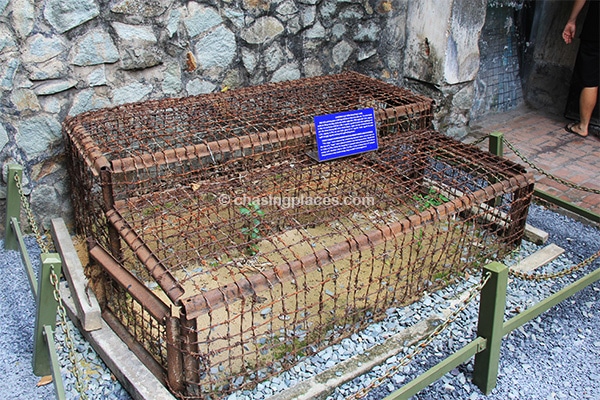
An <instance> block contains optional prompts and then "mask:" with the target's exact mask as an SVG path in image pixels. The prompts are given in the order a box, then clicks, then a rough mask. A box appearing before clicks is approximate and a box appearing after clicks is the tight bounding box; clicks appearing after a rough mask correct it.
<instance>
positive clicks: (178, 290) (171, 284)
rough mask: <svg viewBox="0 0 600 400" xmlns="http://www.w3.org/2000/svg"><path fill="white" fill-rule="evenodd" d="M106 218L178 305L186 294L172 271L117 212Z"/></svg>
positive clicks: (108, 213) (109, 213)
mask: <svg viewBox="0 0 600 400" xmlns="http://www.w3.org/2000/svg"><path fill="white" fill-rule="evenodd" d="M106 217H107V218H108V220H109V222H110V224H111V225H112V226H114V227H115V228H116V230H117V231H118V232H119V235H120V236H121V238H123V240H124V241H125V243H127V244H128V245H129V247H130V248H131V249H132V250H133V251H134V253H135V255H136V256H137V258H138V259H139V260H140V261H141V262H142V264H144V266H145V267H146V269H147V270H148V272H149V273H150V275H152V277H153V278H154V279H155V280H156V283H158V284H159V286H160V287H161V288H162V290H163V291H164V292H165V293H166V294H167V296H168V297H169V299H171V301H172V302H173V304H177V301H178V300H179V298H180V297H181V296H183V294H184V289H183V287H182V286H181V285H180V284H179V282H178V281H177V279H175V277H174V276H173V274H171V271H169V270H168V269H167V268H166V267H165V266H164V265H163V264H162V262H161V261H160V260H159V258H158V257H157V256H156V255H154V253H153V252H152V250H150V248H148V246H147V245H146V243H144V241H143V240H142V239H141V238H140V237H139V236H138V234H137V233H136V232H135V231H134V230H133V229H132V228H131V226H129V224H128V223H127V222H126V221H125V219H124V218H123V217H122V216H121V214H120V213H119V212H118V211H117V210H115V209H112V210H109V211H108V212H107V213H106Z"/></svg>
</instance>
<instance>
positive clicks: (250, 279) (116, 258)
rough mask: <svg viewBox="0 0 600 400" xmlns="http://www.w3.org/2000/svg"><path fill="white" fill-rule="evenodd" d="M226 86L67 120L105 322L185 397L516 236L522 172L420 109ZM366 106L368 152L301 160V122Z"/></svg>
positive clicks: (367, 96) (330, 84) (331, 338)
mask: <svg viewBox="0 0 600 400" xmlns="http://www.w3.org/2000/svg"><path fill="white" fill-rule="evenodd" d="M286 90H287V91H289V93H288V92H286ZM236 92H237V91H236ZM236 92H232V93H224V94H223V93H221V94H216V95H208V96H200V97H194V98H186V99H180V100H179V101H175V100H173V101H171V100H169V102H167V103H162V102H155V103H150V105H147V104H146V106H143V105H133V106H131V108H127V107H124V108H118V109H113V110H104V111H101V112H98V113H90V114H86V115H83V116H81V117H80V118H78V119H74V120H71V121H68V122H67V124H66V125H65V136H66V137H67V141H68V143H69V150H70V154H71V159H72V173H73V181H74V201H75V202H76V203H78V206H77V207H76V209H77V210H78V214H77V218H78V220H79V226H80V227H82V228H83V227H85V228H86V229H84V231H85V232H86V234H88V235H89V236H91V237H92V238H93V241H94V245H92V246H91V250H90V253H91V255H92V256H93V257H94V258H95V259H96V260H97V261H98V262H99V264H100V266H101V268H100V269H101V275H99V276H101V278H102V279H99V281H100V282H101V283H100V284H96V287H98V291H99V292H101V294H100V295H99V297H100V298H101V299H102V303H103V305H104V308H105V311H106V312H105V314H106V318H107V319H109V320H110V321H109V323H111V325H113V326H114V327H117V330H118V331H119V332H120V334H121V336H122V337H126V338H127V340H128V341H129V342H130V343H132V344H135V346H137V348H138V353H139V354H140V355H141V357H142V358H143V360H145V362H146V363H147V365H149V366H151V368H152V369H153V371H155V373H156V374H157V375H158V376H160V377H162V378H163V379H164V381H165V383H166V384H167V385H168V386H169V387H170V388H171V390H172V391H173V392H174V393H176V394H178V395H180V396H181V397H186V398H188V397H191V398H219V397H222V396H225V395H227V394H228V393H231V392H233V391H235V390H239V389H243V388H247V387H250V386H252V385H255V384H256V383H257V382H259V381H261V380H264V379H266V378H268V377H269V376H272V375H274V374H278V373H280V372H281V371H282V370H284V369H287V368H290V367H292V366H293V365H295V363H297V362H298V361H299V360H300V359H302V358H303V357H305V356H307V355H310V354H312V353H315V352H317V351H319V350H320V349H322V348H323V347H324V346H327V345H331V344H333V343H336V342H338V341H341V340H342V339H343V338H345V337H348V336H349V335H350V334H352V333H353V332H357V331H359V330H360V329H363V328H364V327H365V326H366V325H367V324H369V323H371V322H373V321H376V320H379V319H381V318H383V317H384V316H385V310H387V309H388V308H390V307H393V306H399V305H404V304H408V303H410V302H413V301H415V300H417V299H418V298H419V297H420V296H421V295H422V293H423V291H424V290H434V289H435V288H437V287H441V286H443V285H445V284H447V283H448V282H450V281H452V279H454V278H456V277H457V276H459V275H460V274H462V273H463V272H464V271H465V270H466V269H468V268H474V267H477V266H479V265H481V264H483V263H484V262H485V261H486V259H488V258H495V257H499V256H501V255H503V254H504V253H505V252H506V251H508V250H509V249H511V248H512V246H514V245H515V244H518V243H519V242H520V240H521V237H522V234H523V231H524V226H525V219H526V216H527V210H528V206H529V203H530V200H531V195H532V191H533V176H532V175H531V174H530V173H526V171H525V170H524V169H523V168H522V167H520V166H518V165H516V164H514V163H511V162H510V161H507V160H503V159H500V158H498V157H495V156H493V155H491V154H489V153H486V152H482V151H480V150H479V149H477V148H475V147H474V146H468V145H464V144H462V143H459V142H457V141H454V140H452V139H450V138H448V137H446V136H444V135H442V134H440V133H438V132H435V131H432V130H431V129H430V127H429V125H430V121H431V102H430V101H429V100H428V99H426V98H423V97H420V96H416V95H413V94H411V93H410V92H407V91H405V90H403V89H400V88H397V87H394V86H391V85H387V84H384V83H382V82H379V81H376V80H373V79H369V78H365V77H363V76H362V75H358V74H355V73H346V74H342V75H338V76H330V77H321V78H310V79H305V80H300V81H294V82H286V83H281V84H271V85H264V86H260V87H254V88H248V89H243V90H240V91H239V94H238V93H236ZM180 102H181V104H180ZM148 107H150V110H151V111H148ZM160 107H165V110H163V109H161V108H160ZM365 107H372V108H374V109H375V110H376V120H377V129H378V134H379V147H380V148H379V150H377V151H374V152H369V153H364V154H360V155H356V156H352V157H348V158H342V159H337V160H333V161H328V162H321V163H320V162H318V161H316V160H314V159H313V158H312V157H311V156H309V154H308V153H309V152H310V151H311V150H313V148H314V145H315V140H314V126H313V125H312V124H311V120H312V117H314V116H315V115H322V114H325V113H334V112H339V111H346V110H352V109H358V108H365ZM261 110H262V111H261ZM182 112H183V113H184V115H180V113H182ZM245 112H248V113H249V116H248V117H245V116H244V113H245ZM112 113H114V114H117V116H114V115H112ZM208 116H210V118H214V119H211V120H210V121H209V122H207V121H206V119H207V118H208ZM195 119H199V120H201V121H196V120H195ZM150 121H151V122H150ZM254 124H256V125H254ZM213 125H214V126H213ZM121 127H127V128H126V129H124V131H123V132H121V131H120V128H121ZM99 132H101V133H99ZM96 135H98V136H96ZM180 135H181V136H184V137H185V138H184V139H182V138H180V137H179V136H180ZM100 138H101V139H100ZM100 140H102V142H100ZM113 146H114V147H113ZM95 218H98V221H95V220H94V219H95ZM99 274H100V273H99ZM152 337H155V339H154V340H152ZM135 346H133V345H132V347H135Z"/></svg>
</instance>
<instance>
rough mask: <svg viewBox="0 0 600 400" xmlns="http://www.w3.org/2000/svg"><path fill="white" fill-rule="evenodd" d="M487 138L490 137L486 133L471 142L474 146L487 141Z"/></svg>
mask: <svg viewBox="0 0 600 400" xmlns="http://www.w3.org/2000/svg"><path fill="white" fill-rule="evenodd" d="M487 139H489V136H488V135H484V136H482V137H480V138H479V139H477V140H474V141H472V142H471V143H469V144H470V145H472V146H477V145H478V144H479V143H481V142H484V141H486V140H487Z"/></svg>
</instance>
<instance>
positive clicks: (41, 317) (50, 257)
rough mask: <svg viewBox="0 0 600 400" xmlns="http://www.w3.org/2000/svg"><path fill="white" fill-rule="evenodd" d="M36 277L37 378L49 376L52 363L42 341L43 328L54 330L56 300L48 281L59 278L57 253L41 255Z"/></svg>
mask: <svg viewBox="0 0 600 400" xmlns="http://www.w3.org/2000/svg"><path fill="white" fill-rule="evenodd" d="M41 259H42V265H41V268H40V272H39V277H38V297H37V299H36V301H37V313H36V316H35V329H34V331H33V335H34V336H33V373H34V374H35V375H37V376H45V375H50V374H51V373H52V363H51V359H50V355H49V353H48V346H47V344H46V342H45V340H44V326H45V325H46V326H50V327H52V328H53V329H54V327H55V326H56V311H57V308H58V300H57V299H56V298H55V296H54V285H53V284H52V282H51V281H50V275H51V274H52V273H54V274H56V276H58V277H59V276H60V274H61V269H62V262H61V259H60V255H59V254H58V253H43V254H42V255H41Z"/></svg>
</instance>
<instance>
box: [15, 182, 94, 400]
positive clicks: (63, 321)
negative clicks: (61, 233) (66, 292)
mask: <svg viewBox="0 0 600 400" xmlns="http://www.w3.org/2000/svg"><path fill="white" fill-rule="evenodd" d="M15 185H16V187H17V189H18V191H19V196H20V197H21V206H22V207H23V209H24V210H25V215H26V216H27V221H28V222H29V226H30V228H31V231H32V232H33V234H34V235H35V239H36V241H37V244H38V246H39V247H40V250H41V252H42V254H43V253H49V252H50V245H49V244H48V243H47V242H46V240H44V238H43V236H42V234H41V232H40V230H39V228H38V224H37V222H36V220H35V217H34V216H33V211H32V210H31V205H30V204H29V201H28V200H27V196H25V192H24V191H23V185H22V184H21V181H20V179H19V176H18V175H15ZM50 283H51V284H52V286H53V288H54V291H53V295H54V299H55V300H56V301H57V303H58V307H57V314H58V317H59V319H60V322H59V324H60V325H61V328H62V331H63V333H64V335H65V346H66V348H67V354H68V357H69V361H70V362H71V364H72V365H73V369H72V373H73V375H74V376H75V389H76V390H77V392H78V393H79V394H80V398H81V399H82V400H87V395H86V385H85V382H84V381H83V377H82V375H81V371H80V369H79V365H78V364H77V359H76V357H75V345H74V344H73V343H74V342H73V337H72V336H71V330H70V329H69V325H68V324H67V312H66V310H65V307H64V305H63V302H62V297H61V295H60V287H59V283H60V280H59V278H58V276H57V275H56V272H55V271H54V266H51V270H50Z"/></svg>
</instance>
